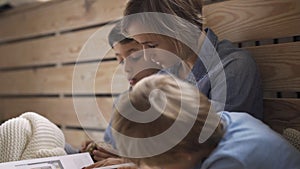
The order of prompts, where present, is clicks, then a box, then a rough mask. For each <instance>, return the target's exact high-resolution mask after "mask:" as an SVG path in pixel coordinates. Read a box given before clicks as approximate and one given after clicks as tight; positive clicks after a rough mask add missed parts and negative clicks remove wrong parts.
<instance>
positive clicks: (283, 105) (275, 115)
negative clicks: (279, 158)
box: [264, 99, 300, 133]
mask: <svg viewBox="0 0 300 169" xmlns="http://www.w3.org/2000/svg"><path fill="white" fill-rule="evenodd" d="M264 121H265V122H266V123H267V124H269V125H270V126H271V127H272V128H273V129H274V130H275V131H277V132H279V133H282V132H283V130H284V129H285V128H294V129H297V130H299V131H300V99H264Z"/></svg>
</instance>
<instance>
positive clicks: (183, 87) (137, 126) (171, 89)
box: [112, 75, 224, 166]
mask: <svg viewBox="0 0 300 169" xmlns="http://www.w3.org/2000/svg"><path fill="white" fill-rule="evenodd" d="M157 91H160V92H162V93H163V94H162V95H160V94H153V93H157ZM128 94H129V95H122V96H121V97H120V99H119V100H120V102H119V104H118V106H116V107H117V108H116V109H115V111H114V117H113V118H112V119H113V120H112V127H113V128H114V130H113V135H114V138H115V139H116V146H117V148H118V150H119V151H120V154H130V151H131V150H130V148H128V147H130V146H129V144H134V143H132V142H130V143H128V142H127V143H126V142H125V141H124V140H122V138H118V135H117V134H115V132H116V131H117V132H119V133H121V134H124V135H126V136H129V137H134V138H149V137H153V136H156V135H158V134H160V133H162V132H164V131H166V130H167V129H168V128H170V127H171V126H172V125H173V124H174V122H175V121H177V120H179V121H181V123H183V124H191V129H190V130H189V131H188V132H187V133H186V135H185V137H184V138H183V139H182V140H181V141H179V143H178V144H176V145H175V146H174V147H172V148H171V149H169V150H168V151H166V152H164V153H162V154H158V155H155V156H152V157H142V158H130V157H129V158H128V159H129V160H131V161H133V162H135V163H136V164H141V163H142V164H147V165H150V166H156V165H161V164H170V163H174V162H176V161H177V162H178V161H179V160H180V159H178V155H179V153H182V152H183V153H195V152H199V151H201V150H203V148H205V149H206V148H213V147H215V146H216V145H217V144H218V143H219V141H220V140H221V138H222V136H223V132H224V131H223V129H222V126H221V124H219V125H218V127H217V128H216V130H215V131H214V133H213V135H212V136H211V137H210V138H209V139H208V140H207V141H206V142H204V143H202V144H200V143H199V141H198V140H199V135H200V132H201V130H202V128H203V126H204V123H205V122H206V120H207V116H208V113H209V112H212V113H213V114H212V115H210V116H211V117H210V118H209V119H210V120H212V121H218V122H219V116H218V115H217V114H216V113H215V112H214V111H213V110H212V108H211V104H210V102H209V101H208V99H207V97H206V96H204V95H203V94H201V93H200V92H199V91H198V89H197V88H195V87H194V86H192V85H190V84H188V83H186V82H183V81H181V80H178V79H176V78H175V77H171V76H168V75H153V76H150V77H147V78H145V79H143V80H141V81H140V82H139V83H138V84H136V86H135V87H134V88H133V89H132V91H130V92H129V93H128ZM151 97H152V98H151ZM164 98H165V100H166V102H165V103H166V104H165V106H164V109H160V108H157V106H155V105H156V104H160V103H161V102H163V100H164ZM131 106H132V107H134V108H135V109H136V110H138V111H140V112H141V113H149V112H146V111H147V110H148V109H149V108H150V107H151V106H153V107H155V108H154V109H155V110H156V112H153V113H160V116H159V117H158V118H157V119H155V120H153V121H151V122H149V123H142V122H141V123H139V122H134V121H132V120H129V119H127V118H126V117H129V116H131V117H134V116H135V115H136V112H135V111H132V107H131ZM195 108H196V110H197V112H195V116H194V117H195V119H192V118H193V117H192V115H191V114H192V113H193V112H192V111H193V110H195ZM120 112H122V113H120ZM124 113H125V114H126V115H125V116H124ZM181 113H182V115H181ZM145 115H146V114H145ZM179 116H180V117H181V118H180V119H178V117H179ZM213 123H214V122H208V123H207V124H208V127H209V128H213V129H214V127H215V126H214V125H213ZM178 132H180V131H178ZM161 141H162V142H170V143H171V142H174V140H172V139H171V138H170V139H165V140H161ZM159 144H160V142H157V143H153V145H138V146H140V147H139V148H138V149H140V150H142V149H147V148H145V147H148V148H149V146H150V147H156V146H157V145H159ZM171 144H172V143H171ZM141 146H142V147H141ZM143 146H145V147H143Z"/></svg>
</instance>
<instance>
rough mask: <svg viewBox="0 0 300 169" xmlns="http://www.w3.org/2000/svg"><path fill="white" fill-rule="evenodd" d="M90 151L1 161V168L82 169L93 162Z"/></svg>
mask: <svg viewBox="0 0 300 169" xmlns="http://www.w3.org/2000/svg"><path fill="white" fill-rule="evenodd" d="M93 163H94V162H93V160H92V158H91V156H90V155H89V153H80V154H73V155H65V156H56V157H48V158H37V159H31V160H23V161H13V162H7V163H0V169H81V168H82V167H86V166H89V165H91V164H93Z"/></svg>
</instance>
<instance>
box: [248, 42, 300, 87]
mask: <svg viewBox="0 0 300 169" xmlns="http://www.w3.org/2000/svg"><path fill="white" fill-rule="evenodd" d="M246 49H247V50H249V51H250V52H251V53H252V54H253V56H254V59H255V60H256V62H257V64H258V66H259V69H260V72H261V74H262V80H263V89H264V90H265V91H292V92H298V91H300V69H299V67H300V57H299V56H300V42H292V43H284V44H274V45H266V46H258V47H248V48H246Z"/></svg>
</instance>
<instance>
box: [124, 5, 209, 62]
mask: <svg viewBox="0 0 300 169" xmlns="http://www.w3.org/2000/svg"><path fill="white" fill-rule="evenodd" d="M201 8H202V3H201V2H200V1H197V0H159V1H158V0H143V1H141V0H129V2H128V3H127V6H126V8H125V10H124V16H127V17H125V18H124V19H123V21H122V32H123V33H124V34H125V35H127V36H131V35H129V34H128V27H129V26H130V25H131V23H133V22H138V23H140V24H142V25H147V26H146V27H147V28H148V29H150V30H152V31H154V32H156V34H160V35H165V36H169V38H171V40H172V41H173V44H174V46H175V47H176V50H177V53H178V54H179V57H180V58H181V59H183V60H186V59H188V58H189V57H190V56H191V55H193V49H197V44H198V38H199V36H200V34H201V30H202V23H203V18H202V15H201V12H202V11H201ZM170 15H172V16H173V17H170Z"/></svg>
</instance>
